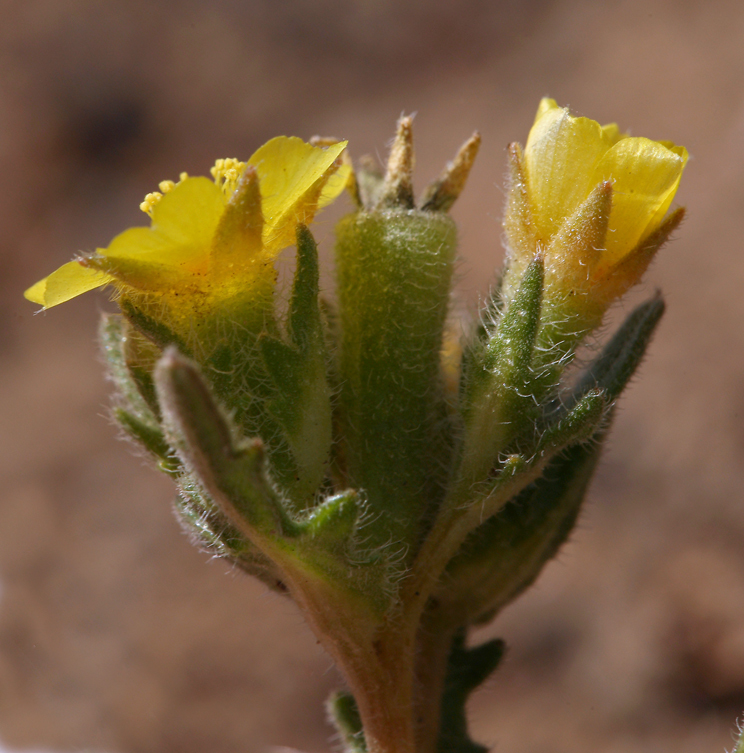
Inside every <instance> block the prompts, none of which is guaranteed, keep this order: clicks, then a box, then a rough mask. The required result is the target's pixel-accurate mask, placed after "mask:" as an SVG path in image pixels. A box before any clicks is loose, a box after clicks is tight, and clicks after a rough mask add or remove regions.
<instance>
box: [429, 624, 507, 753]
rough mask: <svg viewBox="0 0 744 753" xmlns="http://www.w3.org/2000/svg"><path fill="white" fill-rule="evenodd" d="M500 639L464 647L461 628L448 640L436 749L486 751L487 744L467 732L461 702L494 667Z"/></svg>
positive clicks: (501, 652) (459, 752)
mask: <svg viewBox="0 0 744 753" xmlns="http://www.w3.org/2000/svg"><path fill="white" fill-rule="evenodd" d="M504 649H505V645H504V642H503V641H501V640H493V641H489V642H488V643H483V644H481V645H480V646H476V647H475V648H470V649H469V648H466V646H465V631H464V630H460V631H459V632H458V633H457V635H456V636H455V639H454V641H453V643H452V650H451V651H450V656H449V662H448V666H447V677H446V680H445V687H444V694H443V696H442V717H441V726H440V732H439V740H438V742H437V753H487V751H488V748H486V747H484V746H483V745H479V744H478V743H475V742H473V741H472V740H471V739H470V737H469V735H468V723H467V716H466V713H465V705H466V703H467V700H468V697H469V696H470V694H471V693H472V692H473V691H474V690H475V689H476V688H477V687H478V686H479V685H480V684H481V683H482V682H483V681H484V680H485V679H486V678H487V677H488V676H489V675H490V674H491V673H492V672H493V671H494V670H495V669H496V667H497V666H498V665H499V662H500V661H501V659H502V657H503V655H504Z"/></svg>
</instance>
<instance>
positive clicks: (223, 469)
mask: <svg viewBox="0 0 744 753" xmlns="http://www.w3.org/2000/svg"><path fill="white" fill-rule="evenodd" d="M155 384H156V386H157V390H158V398H159V402H160V405H161V408H162V411H163V427H164V429H165V432H166V436H167V439H168V442H169V444H170V445H171V446H172V447H173V448H174V449H175V451H176V453H177V454H178V456H179V458H180V459H181V462H182V463H183V464H184V465H185V466H186V467H187V468H188V469H189V470H190V472H192V473H193V474H195V476H196V477H197V478H198V479H199V481H200V483H201V485H202V486H203V488H204V489H205V490H206V491H207V492H208V493H209V495H210V497H211V498H212V499H213V500H214V501H215V503H216V504H217V505H218V506H219V507H220V509H221V510H222V512H223V513H224V514H225V515H226V517H227V519H228V520H229V521H230V522H231V523H232V524H233V525H235V526H236V527H237V528H238V529H239V530H240V531H241V532H242V533H245V532H246V529H250V531H252V532H254V533H255V534H257V535H261V536H263V535H266V534H268V533H269V532H270V533H271V535H272V536H276V535H280V536H281V535H292V533H293V532H294V530H295V526H294V524H293V522H292V521H291V520H290V518H289V516H288V514H287V512H286V510H285V508H284V506H283V504H282V501H281V499H280V498H279V497H278V495H277V494H276V492H275V491H274V490H273V489H272V487H271V484H270V483H269V480H268V478H267V477H266V469H265V462H264V453H263V445H262V443H261V441H260V440H253V441H251V442H248V443H245V444H239V443H237V442H236V441H235V439H234V436H233V435H234V429H233V428H232V427H231V426H230V425H229V423H228V420H227V418H226V417H225V416H224V415H223V413H222V411H221V410H220V408H219V407H218V405H217V404H216V402H215V401H214V399H213V398H212V395H211V393H210V390H209V388H208V386H207V385H206V383H205V382H204V380H203V378H202V376H201V374H200V373H199V370H198V369H197V368H196V366H195V365H194V364H193V363H192V362H191V361H189V360H188V359H186V358H184V357H183V356H181V355H179V354H178V353H177V352H176V351H175V350H174V349H172V348H169V349H168V350H167V351H166V353H165V355H164V356H163V358H161V359H160V362H159V363H158V366H157V369H156V371H155ZM248 537H249V538H250V535H249V536H248Z"/></svg>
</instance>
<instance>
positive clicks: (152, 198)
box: [140, 181, 165, 217]
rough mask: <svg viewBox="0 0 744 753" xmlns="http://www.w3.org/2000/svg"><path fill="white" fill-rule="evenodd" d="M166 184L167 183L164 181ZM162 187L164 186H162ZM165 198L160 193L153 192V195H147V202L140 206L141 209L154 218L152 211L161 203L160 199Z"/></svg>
mask: <svg viewBox="0 0 744 753" xmlns="http://www.w3.org/2000/svg"><path fill="white" fill-rule="evenodd" d="M163 182H165V181H163ZM161 186H162V184H161ZM162 198H163V194H162V193H160V192H159V191H153V193H149V194H147V196H145V200H144V201H143V202H142V203H141V204H140V209H141V210H142V211H143V212H144V213H145V214H149V215H150V217H152V210H153V208H154V206H155V205H156V204H157V203H158V202H159V201H160V199H162Z"/></svg>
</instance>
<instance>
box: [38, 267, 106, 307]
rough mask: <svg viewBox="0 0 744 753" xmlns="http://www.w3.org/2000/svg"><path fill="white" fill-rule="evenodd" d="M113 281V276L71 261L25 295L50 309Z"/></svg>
mask: <svg viewBox="0 0 744 753" xmlns="http://www.w3.org/2000/svg"><path fill="white" fill-rule="evenodd" d="M112 281H113V278H112V277H111V276H110V275H107V274H106V273H104V272H99V271H98V270H95V269H89V268H88V267H84V266H82V264H80V262H77V261H71V262H68V263H67V264H63V265H62V266H61V267H60V268H59V269H58V270H57V271H56V272H52V274H50V275H49V276H48V277H45V278H44V279H43V280H40V281H39V282H37V283H36V284H35V285H32V286H31V287H30V288H29V289H28V290H27V291H26V292H25V293H24V294H23V295H24V296H25V297H26V298H27V299H28V300H29V301H32V302H33V303H38V304H39V305H41V306H43V307H44V308H45V309H48V308H51V307H52V306H56V305H57V304H60V303H64V302H65V301H69V300H70V299H71V298H75V297H77V296H79V295H82V294H83V293H87V292H88V291H89V290H93V289H94V288H100V287H101V286H102V285H106V284H107V283H109V282H112Z"/></svg>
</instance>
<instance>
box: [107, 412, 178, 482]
mask: <svg viewBox="0 0 744 753" xmlns="http://www.w3.org/2000/svg"><path fill="white" fill-rule="evenodd" d="M114 417H115V418H116V420H117V422H118V424H119V426H121V428H122V429H124V431H125V432H126V433H127V434H128V435H129V436H130V437H131V438H132V439H134V440H135V441H136V442H138V443H139V444H140V445H142V447H144V448H145V449H146V450H147V451H148V452H149V453H151V454H152V455H154V456H155V457H156V458H157V460H158V463H159V465H160V468H161V469H162V470H163V471H165V473H168V474H178V473H180V469H181V464H180V463H179V462H178V460H177V459H176V458H175V457H174V455H173V450H171V448H170V446H169V444H168V443H167V442H166V441H165V436H163V432H162V431H161V430H160V427H159V426H153V425H152V424H150V423H145V422H144V421H141V420H140V419H139V418H138V417H137V416H135V415H134V414H133V413H129V412H128V411H126V410H124V409H123V408H115V409H114Z"/></svg>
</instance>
